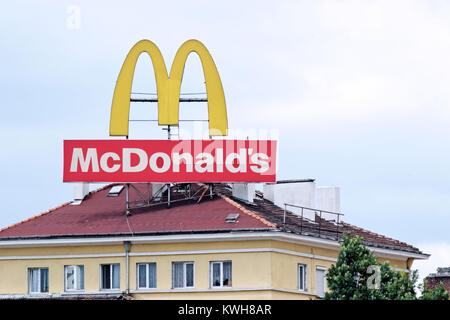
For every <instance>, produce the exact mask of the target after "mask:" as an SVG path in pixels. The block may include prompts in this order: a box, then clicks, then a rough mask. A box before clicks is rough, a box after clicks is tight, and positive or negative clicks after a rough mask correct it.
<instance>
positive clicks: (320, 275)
mask: <svg viewBox="0 0 450 320" xmlns="http://www.w3.org/2000/svg"><path fill="white" fill-rule="evenodd" d="M326 270H327V269H325V268H324V267H317V268H316V294H317V295H318V296H319V297H321V298H322V297H324V296H325V287H326Z"/></svg>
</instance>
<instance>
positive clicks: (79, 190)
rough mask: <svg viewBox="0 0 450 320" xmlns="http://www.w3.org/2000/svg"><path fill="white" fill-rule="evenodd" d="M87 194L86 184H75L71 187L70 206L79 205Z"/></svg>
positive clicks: (87, 186) (87, 187)
mask: <svg viewBox="0 0 450 320" xmlns="http://www.w3.org/2000/svg"><path fill="white" fill-rule="evenodd" d="M88 193H89V183H88V182H77V183H74V185H73V199H74V201H73V202H72V204H80V203H81V201H83V199H84V197H86V195H87V194H88Z"/></svg>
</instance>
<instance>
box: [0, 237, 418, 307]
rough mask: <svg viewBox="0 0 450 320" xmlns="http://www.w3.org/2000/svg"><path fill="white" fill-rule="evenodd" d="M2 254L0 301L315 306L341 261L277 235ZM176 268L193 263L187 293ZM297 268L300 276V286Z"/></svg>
mask: <svg viewBox="0 0 450 320" xmlns="http://www.w3.org/2000/svg"><path fill="white" fill-rule="evenodd" d="M128 244H129V245H128ZM0 246H1V247H0V274H1V275H2V276H1V279H0V297H3V298H23V297H30V298H32V297H39V298H47V297H48V298H51V297H53V298H56V297H74V296H76V297H83V296H84V297H86V296H92V297H114V296H119V295H127V296H130V297H132V298H135V299H219V300H223V299H317V298H320V297H321V296H322V294H323V292H322V293H321V292H318V290H319V289H318V288H317V284H318V283H319V282H320V281H322V282H323V281H325V280H324V278H323V275H324V274H325V273H326V270H327V269H328V268H329V267H330V266H331V265H332V264H333V263H335V262H336V259H337V256H338V253H339V245H338V243H337V242H333V241H324V240H321V239H308V238H307V237H304V236H298V235H286V234H279V233H277V232H268V233H262V234H257V233H256V234H255V233H237V234H232V235H230V234H202V235H184V236H180V235H177V236H160V237H158V236H153V237H126V238H116V237H111V238H88V239H83V238H74V239H48V240H11V241H1V244H0ZM127 247H128V248H129V249H128V252H127ZM374 252H375V254H376V255H378V256H379V257H380V258H382V259H385V260H388V261H389V262H390V264H391V265H392V266H394V267H396V268H398V269H399V270H409V268H410V267H411V265H410V264H411V261H412V259H413V258H423V257H421V256H420V255H414V254H404V253H403V254H402V253H398V252H395V251H394V250H377V249H374ZM411 256H412V257H411ZM223 261H227V262H231V281H230V283H229V286H222V287H215V286H213V285H212V283H211V272H212V269H211V264H212V263H213V262H223ZM176 262H192V263H193V285H192V286H189V287H187V286H186V287H184V288H175V286H174V279H173V278H174V276H173V272H174V270H173V268H174V263H176ZM148 263H153V264H155V266H156V268H155V269H156V284H155V285H154V288H139V285H138V275H137V272H138V271H137V270H138V267H137V266H138V265H139V264H148ZM111 264H118V265H119V266H120V267H119V270H120V275H119V279H120V280H119V281H120V286H119V287H118V288H109V289H104V288H102V284H101V282H102V279H101V266H104V265H111ZM299 265H301V266H304V268H305V269H304V272H305V273H304V279H301V278H303V276H300V275H299V269H300V268H299ZM67 266H83V268H84V275H83V278H84V284H83V289H82V290H69V289H68V288H67V285H66V281H67V277H66V276H65V268H66V267H67ZM34 268H47V269H48V290H47V292H45V293H32V292H30V279H29V270H31V269H34ZM302 271H303V270H302ZM318 277H321V278H318ZM299 281H303V284H302V285H299Z"/></svg>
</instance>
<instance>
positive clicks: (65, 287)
mask: <svg viewBox="0 0 450 320" xmlns="http://www.w3.org/2000/svg"><path fill="white" fill-rule="evenodd" d="M70 267H72V268H74V270H75V271H74V278H75V280H74V283H75V286H76V285H77V283H78V277H79V276H80V275H79V274H78V272H77V270H79V269H78V268H76V267H83V289H78V288H75V289H69V288H68V287H67V271H68V270H67V269H68V268H70ZM84 279H85V278H84V265H83V264H71V265H65V266H64V291H66V292H83V291H84Z"/></svg>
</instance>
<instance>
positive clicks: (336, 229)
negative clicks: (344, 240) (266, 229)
mask: <svg viewBox="0 0 450 320" xmlns="http://www.w3.org/2000/svg"><path fill="white" fill-rule="evenodd" d="M289 209H290V210H289ZM288 212H289V213H291V214H293V215H295V216H297V217H299V218H300V225H298V223H296V227H300V233H301V234H317V235H318V236H319V237H321V236H327V237H332V238H336V239H339V238H340V236H341V235H342V231H343V224H342V223H341V216H343V215H344V214H343V213H339V212H332V211H327V210H320V209H314V208H309V207H303V206H298V205H294V204H289V203H285V204H284V214H283V228H284V229H286V213H288Z"/></svg>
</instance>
